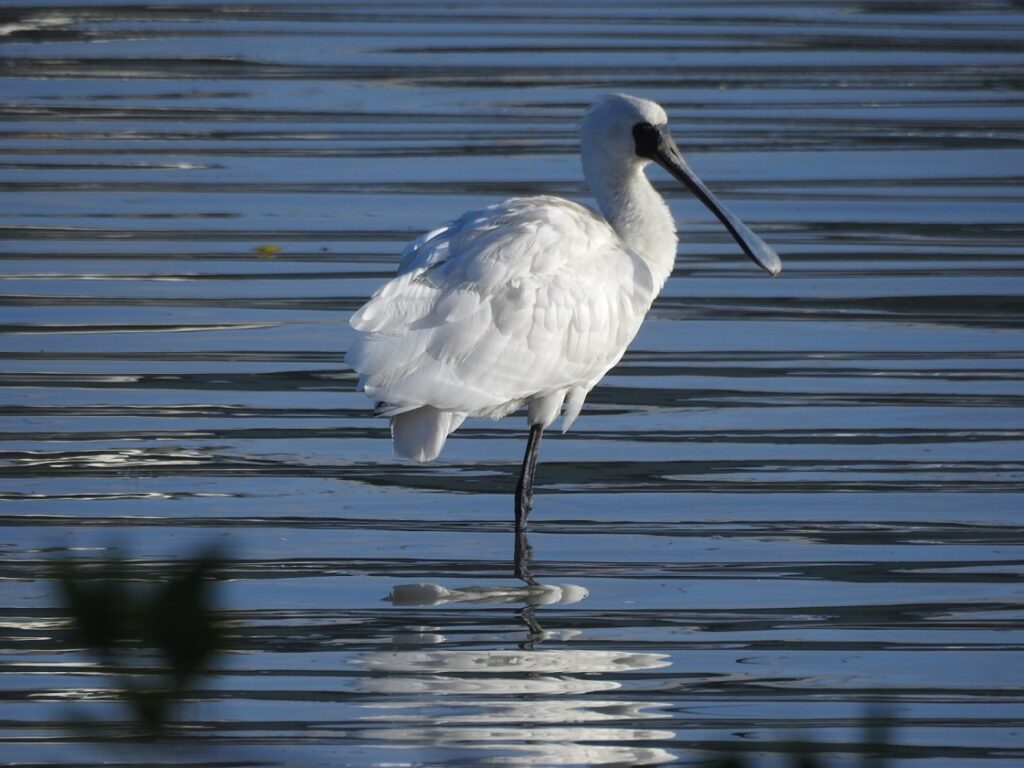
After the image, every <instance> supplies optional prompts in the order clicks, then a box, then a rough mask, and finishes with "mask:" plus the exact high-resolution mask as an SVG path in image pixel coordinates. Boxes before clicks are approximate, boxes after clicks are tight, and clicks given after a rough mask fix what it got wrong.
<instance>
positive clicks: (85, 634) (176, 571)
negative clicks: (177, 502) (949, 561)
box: [53, 550, 224, 738]
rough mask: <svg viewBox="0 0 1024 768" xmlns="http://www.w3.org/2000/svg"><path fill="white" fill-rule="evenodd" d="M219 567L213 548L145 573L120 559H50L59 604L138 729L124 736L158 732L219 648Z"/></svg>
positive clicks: (219, 562)
mask: <svg viewBox="0 0 1024 768" xmlns="http://www.w3.org/2000/svg"><path fill="white" fill-rule="evenodd" d="M223 566H224V559H223V557H222V556H221V555H220V554H219V553H218V552H217V551H216V550H208V551H205V552H203V553H201V554H199V555H198V556H196V557H194V558H192V559H189V560H185V561H182V562H177V563H173V564H170V565H168V566H166V567H165V568H163V569H161V570H159V571H155V570H149V571H147V572H145V573H140V571H139V568H138V566H137V565H136V566H134V567H133V566H132V564H131V562H130V561H129V560H128V559H127V558H123V557H108V558H103V559H94V560H84V559H80V558H75V559H72V558H63V559H61V560H58V561H57V562H55V563H54V566H53V568H54V578H55V579H56V581H57V583H58V584H59V586H60V597H61V602H62V607H63V608H64V609H65V611H66V612H67V614H68V616H69V618H70V619H71V620H72V622H73V625H74V629H75V631H76V633H77V635H78V637H79V639H80V640H81V642H82V644H83V645H84V646H86V647H87V648H88V650H90V651H91V652H93V653H94V654H96V655H97V656H98V657H99V659H100V661H101V663H102V664H103V666H104V667H105V671H107V672H109V674H110V675H111V676H112V678H113V679H114V680H115V682H116V686H117V689H118V693H119V694H120V696H121V698H122V699H123V700H124V701H125V703H126V704H127V705H128V707H129V708H130V710H131V712H132V716H133V718H134V721H135V723H136V725H137V726H138V729H139V730H138V732H137V733H134V734H131V735H138V736H142V737H144V738H155V737H157V736H160V735H163V733H164V732H165V728H166V725H167V723H168V720H169V713H170V710H171V709H172V707H173V705H174V704H175V703H176V702H178V701H180V700H181V699H182V698H183V697H184V696H185V694H186V693H187V692H188V691H189V690H190V689H191V688H192V687H193V684H194V682H195V680H196V678H197V677H198V676H199V675H200V674H201V673H202V672H203V671H204V670H205V669H206V668H207V666H208V664H209V661H210V659H211V657H212V656H213V655H214V654H215V652H216V651H217V650H219V648H220V645H221V636H222V633H221V627H220V623H219V621H218V619H217V616H216V613H215V611H214V610H213V608H212V605H211V604H212V595H211V593H212V591H213V583H214V582H213V579H214V578H215V576H216V574H217V572H218V571H220V570H221V569H222V568H223ZM92 725H94V726H95V725H99V724H98V723H92Z"/></svg>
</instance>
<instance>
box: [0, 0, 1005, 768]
mask: <svg viewBox="0 0 1024 768" xmlns="http://www.w3.org/2000/svg"><path fill="white" fill-rule="evenodd" d="M0 56H2V58H0V64H2V69H0V105H2V106H0V108H2V110H3V118H4V119H3V125H2V127H0V148H2V152H0V155H2V157H0V192H2V199H3V205H2V206H0V241H2V242H0V252H2V254H3V263H2V267H0V279H2V280H3V286H2V288H0V328H2V331H3V335H2V338H0V345H2V350H0V351H2V355H3V365H2V371H0V381H2V384H3V385H4V387H3V390H2V391H0V398H2V400H0V412H2V416H3V419H2V425H0V430H2V432H3V435H2V439H3V446H2V448H0V451H2V453H0V478H2V480H0V499H2V500H3V501H4V502H5V503H4V504H2V505H0V524H2V526H3V527H2V530H0V547H2V551H3V553H4V557H3V559H2V561H0V579H2V580H3V582H2V591H0V654H2V662H0V755H2V758H0V759H2V761H3V762H4V763H5V764H7V765H17V766H28V765H33V766H36V765H69V764H75V765H95V764H101V763H103V764H115V765H136V764H138V763H139V762H140V761H143V762H146V763H148V764H164V763H166V764H168V765H200V764H202V765H228V764H230V765H233V766H234V765H247V766H248V765H305V766H315V765H325V766H326V765H331V766H334V765H367V766H369V765H387V764H396V763H401V764H404V765H450V764H454V763H462V764H480V763H490V764H493V763H509V764H516V765H554V764H572V765H596V764H602V763H617V764H641V763H649V764H654V763H662V762H671V761H676V762H681V763H683V764H694V765H698V764H701V763H702V761H704V762H705V764H706V761H708V760H710V759H711V758H712V757H713V756H715V755H720V754H721V753H723V752H737V753H742V754H745V755H747V756H748V757H749V758H750V759H751V760H753V761H754V764H755V765H757V766H761V765H782V764H784V763H785V760H784V757H783V755H785V754H786V753H787V751H788V749H789V743H790V742H791V741H792V740H793V739H806V740H809V741H812V742H814V743H815V744H816V745H817V746H816V749H817V750H818V751H819V752H820V754H821V755H822V758H823V760H824V761H826V763H827V764H828V765H829V766H833V765H834V766H847V765H849V766H852V765H860V762H859V761H860V759H861V754H862V753H863V752H865V751H870V749H872V747H871V746H870V734H866V733H865V729H864V721H865V719H866V718H869V717H876V718H878V719H880V721H881V722H883V723H884V724H885V725H886V738H887V740H888V741H889V743H890V747H891V750H890V751H891V756H890V762H889V764H890V765H896V766H900V767H901V768H902V767H904V766H907V767H909V766H928V768H938V767H940V766H941V767H942V768H945V767H947V766H949V767H950V768H952V767H953V766H956V767H957V768H960V767H961V766H984V768H995V767H996V766H1011V765H1018V764H1020V762H1021V760H1022V759H1024V739H1022V734H1024V696H1022V693H1021V691H1022V684H1024V665H1021V663H1020V656H1019V654H1020V651H1021V649H1022V644H1024V513H1022V510H1024V505H1022V498H1024V497H1022V494H1021V492H1022V490H1024V408H1022V406H1024V384H1022V381H1024V336H1022V334H1021V330H1022V326H1024V298H1022V297H1024V266H1022V261H1021V257H1022V256H1024V174H1022V172H1021V169H1024V96H1022V87H1024V79H1022V78H1021V72H1022V71H1024V15H1022V13H1021V9H1020V5H1019V3H1010V2H980V3H959V2H941V3H889V2H834V3H804V2H790V3H783V4H775V3H773V4H770V5H769V4H766V3H748V2H742V1H741V0H735V1H729V2H714V3H711V2H708V3H701V2H694V3H687V4H682V5H680V4H675V3H653V2H652V3H642V4H639V5H631V6H628V7H627V6H623V5H621V4H612V3H606V4H594V3H585V4H584V3H573V4H562V5H552V4H545V3H517V4H514V5H511V6H508V7H504V6H496V5H493V4H488V3H472V2H467V3H448V4H444V5H435V4H429V3H401V4H390V5H389V6H388V7H387V8H386V9H385V8H381V9H379V10H377V9H375V8H374V7H372V6H367V5H365V4H357V3H330V4H321V5H307V4H289V3H248V4H245V5H219V4H208V3H178V4H174V5H145V4H136V5H118V4H94V5H92V6H88V7H86V6H80V5H69V6H67V7H61V6H60V5H59V4H56V3H54V4H50V5H47V6H46V7H42V6H38V5H32V4H25V3H18V2H15V3H14V4H13V5H11V4H9V5H8V6H6V9H5V10H3V11H0ZM609 91H626V92H631V93H636V94H638V95H643V96H647V97H650V98H654V99H656V100H658V101H660V102H661V103H662V104H663V105H664V106H665V107H666V109H667V110H668V112H669V114H670V116H671V119H672V124H673V133H674V135H675V137H676V139H677V140H678V142H679V144H680V146H681V148H682V149H683V151H684V153H685V154H686V155H687V157H688V159H689V162H690V164H691V165H692V166H693V167H694V169H695V170H696V171H697V172H698V173H699V174H700V175H701V176H702V177H703V178H704V180H705V181H706V182H707V183H708V184H709V186H711V187H712V188H713V189H714V190H715V191H716V192H717V193H718V194H719V195H720V196H721V197H722V198H723V199H724V200H726V201H728V203H729V205H730V207H731V208H732V209H733V210H734V211H735V212H736V213H737V214H738V215H740V216H741V217H742V218H743V219H744V220H745V221H746V222H747V223H748V224H749V225H750V226H751V227H752V228H753V229H755V230H756V231H757V232H758V233H759V234H761V235H762V236H763V237H764V238H765V239H766V240H768V241H769V242H770V243H771V244H772V245H773V246H774V247H775V248H776V249H777V250H778V251H779V252H780V254H782V256H783V258H784V261H785V265H786V269H785V271H784V273H783V274H782V276H780V277H779V278H778V279H775V280H772V279H769V278H767V277H766V276H764V275H763V273H760V272H759V271H758V270H756V269H755V268H754V267H753V266H752V265H751V264H750V263H749V261H747V260H746V259H745V258H744V257H743V256H742V255H741V254H739V253H738V252H737V249H736V247H735V244H734V243H733V242H732V240H731V239H730V238H729V237H728V235H727V234H725V233H724V232H723V231H722V229H721V227H720V225H719V224H718V223H717V222H716V221H715V220H714V219H713V218H712V217H711V216H710V214H708V213H707V212H706V211H705V210H704V209H703V208H702V207H701V206H700V205H699V203H697V202H696V201H695V200H693V199H692V198H690V197H689V196H688V195H687V193H686V192H685V190H683V189H682V188H679V187H677V186H676V185H675V184H674V182H672V180H671V179H669V178H668V177H667V176H665V175H664V174H661V173H660V172H659V171H657V170H653V171H652V172H651V176H652V178H654V179H655V180H656V182H657V184H658V185H659V187H660V188H661V189H662V190H663V191H664V192H665V193H666V195H667V196H668V199H669V202H670V205H671V207H672V209H673V212H674V213H675V215H676V219H677V222H678V224H679V228H680V231H681V246H680V252H679V257H678V261H677V267H676V271H675V273H674V274H673V276H672V277H671V279H670V280H669V282H668V285H667V286H666V289H665V291H664V293H663V295H662V296H661V297H660V298H659V300H658V301H657V303H656V304H655V306H654V309H653V311H652V313H651V316H650V317H649V318H648V321H647V322H646V324H645V325H644V327H643V329H642V331H641V333H640V335H639V336H638V337H637V339H636V341H635V342H634V343H633V345H632V347H631V349H630V351H629V353H627V355H626V357H625V359H624V360H623V362H622V363H621V364H620V365H619V366H618V367H617V368H616V369H615V370H613V371H612V372H611V373H610V374H609V375H608V376H607V377H606V379H605V380H604V382H603V383H602V384H601V385H600V386H599V387H598V388H597V389H596V390H595V391H594V392H593V393H592V395H591V397H590V399H589V401H588V404H587V406H586V407H585V408H584V412H583V416H582V417H581V418H580V420H579V421H578V422H577V424H576V426H575V427H574V428H573V430H572V431H571V432H570V433H568V434H567V435H565V436H560V435H555V434H552V435H551V436H550V437H549V438H546V439H545V442H544V447H543V450H542V454H541V464H540V469H539V472H538V478H537V481H538V487H537V492H538V498H537V506H536V509H535V511H534V513H533V515H532V517H531V521H530V525H531V538H530V543H531V544H532V546H533V548H534V571H535V574H536V575H537V576H538V577H539V578H540V580H541V581H543V582H545V583H548V584H569V585H575V586H578V587H581V588H583V589H584V590H586V596H585V597H582V599H579V598H580V596H581V595H582V594H583V592H578V593H577V592H573V594H575V595H576V597H575V598H573V600H569V599H564V600H562V601H558V600H555V601H554V602H551V603H548V604H544V605H538V606H534V607H532V608H526V610H525V611H524V607H526V603H527V601H526V600H524V598H523V596H522V595H521V594H516V593H511V594H510V593H508V592H507V591H506V592H502V591H501V590H502V589H505V588H511V587H513V586H514V580H513V579H512V578H511V555H512V532H511V521H512V498H511V491H512V488H513V486H514V483H515V476H516V473H517V471H518V464H519V461H520V459H521V456H522V451H523V449H524V445H525V429H524V426H525V422H524V420H523V419H522V418H521V417H515V418H509V419H506V420H504V421H502V422H487V421H470V422H468V423H467V424H466V426H465V427H463V428H462V429H461V430H460V431H459V432H458V433H457V435H456V436H455V437H453V439H451V440H450V441H449V443H448V445H447V446H446V448H445V452H444V454H443V455H442V457H441V459H440V460H439V461H438V462H437V463H434V464H430V465H424V466H418V465H408V464H404V463H401V462H399V461H397V460H395V459H394V458H393V456H392V453H391V448H390V441H389V436H388V430H387V424H386V422H385V421H383V420H381V419H376V418H373V416H372V414H371V410H370V403H369V401H367V400H366V399H365V398H364V396H363V395H361V394H359V393H357V392H355V391H354V384H355V381H354V376H353V375H352V373H351V372H350V371H349V370H348V369H347V368H346V367H345V366H344V364H343V363H342V359H343V355H344V351H345V349H346V348H347V346H348V344H349V343H350V341H351V339H352V331H351V330H350V329H349V327H348V318H349V316H350V314H351V312H352V311H353V310H354V309H355V308H357V307H358V306H359V305H360V304H361V303H362V301H364V300H365V298H366V297H367V296H368V295H369V293H370V292H371V291H372V290H373V289H374V288H375V287H376V286H378V285H379V284H380V283H382V282H383V281H384V280H386V279H387V278H388V276H389V275H391V274H392V273H393V271H394V269H395V267H396V265H397V261H398V255H399V253H400V252H401V249H402V247H403V245H404V244H405V243H406V242H408V241H409V240H410V239H411V238H413V237H415V236H416V235H418V234H419V233H421V232H422V231H424V230H426V229H429V228H432V227H433V226H436V225H437V224H438V223H441V222H444V221H447V220H449V219H451V218H453V217H454V216H456V215H458V214H459V213H461V212H462V211H464V210H466V209H469V208H473V207H479V206H481V205H485V204H488V203H492V202H496V201H498V200H501V199H503V198H505V197H508V196H512V195H522V194H537V193H543V194H558V195H564V196H568V197H572V198H576V199H580V200H584V201H586V200H587V198H588V196H589V195H588V192H587V190H586V188H585V186H584V184H583V182H582V176H581V171H580V168H579V161H578V156H577V144H576V128H577V125H578V123H579V120H580V116H581V114H582V111H583V109H584V108H585V107H586V105H588V104H590V103H591V102H593V101H594V100H595V99H597V98H598V97H599V96H600V95H602V94H604V93H606V92H609ZM266 245H276V246H280V250H279V251H277V252H275V253H267V252H260V251H259V250H258V249H259V248H260V247H261V246H266ZM211 542H213V543H217V544H219V545H221V546H222V547H223V548H224V551H226V552H227V553H228V557H229V564H228V568H227V572H226V574H225V578H224V579H223V580H222V581H220V582H218V584H217V587H218V590H217V599H218V604H219V605H220V607H221V609H222V611H223V615H224V617H225V618H227V619H228V620H229V622H230V625H229V626H230V631H229V633H228V638H227V641H226V644H227V649H226V651H225V652H224V653H223V654H222V655H221V656H219V657H218V658H217V660H216V662H215V665H214V666H215V668H214V670H213V671H212V673H211V674H210V675H208V676H206V677H205V678H204V679H203V681H202V684H201V686H200V688H199V690H198V691H197V692H196V694H195V695H194V697H192V699H191V700H190V701H188V702H186V703H185V705H183V706H182V707H181V708H180V710H179V711H178V713H177V714H176V716H175V720H174V722H173V723H172V725H171V729H170V730H171V734H172V735H175V734H176V735H178V736H181V737H182V738H177V739H175V738H170V739H167V740H166V741H164V742H161V743H160V744H157V745H153V746H146V747H144V748H140V747H139V746H138V745H134V744H132V743H130V742H123V741H116V740H95V739H92V738H91V737H89V736H88V735H87V734H83V733H82V732H81V730H80V729H79V728H76V725H75V724H76V722H77V720H78V719H80V718H82V717H90V718H93V719H95V720H98V721H101V722H105V723H108V724H111V725H112V727H113V728H114V730H115V732H117V729H118V728H121V729H122V732H124V733H127V732H129V715H128V712H127V710H126V708H125V707H124V705H123V704H122V703H120V702H119V700H118V696H117V693H116V690H115V683H114V681H113V675H111V674H110V670H109V669H107V668H106V667H105V666H104V665H103V664H102V663H101V662H100V661H98V660H97V658H96V657H95V656H93V655H90V654H89V653H88V652H87V651H85V650H84V649H82V648H81V645H80V643H79V642H78V641H77V640H76V638H75V636H74V635H73V634H72V632H71V630H70V627H69V624H68V621H67V619H66V618H65V615H64V613H63V612H62V611H61V610H60V609H59V607H58V605H57V602H58V601H57V597H56V590H55V588H54V585H53V582H52V581H51V580H50V578H49V576H50V570H49V567H48V566H49V564H50V562H51V561H52V559H53V558H54V557H55V556H58V555H60V554H61V553H70V554H73V555H74V556H77V557H83V558H86V557H90V556H96V557H101V556H104V555H106V554H110V553H112V552H120V553H122V554H127V555H129V556H130V557H131V558H132V559H133V560H132V562H133V567H135V568H136V569H137V572H138V573H139V574H140V575H147V574H152V573H157V572H159V571H160V569H161V568H163V567H164V566H166V565H167V564H168V563H173V562H176V561H178V560H180V559H182V558H186V557H188V556H190V555H191V554H193V553H194V552H195V551H197V550H198V549H199V548H201V547H203V546H205V545H207V544H209V543H211ZM420 582H426V583H430V584H436V585H441V586H443V587H445V588H446V589H448V590H460V589H461V590H463V591H461V592H459V591H456V592H454V594H453V595H451V596H450V597H451V599H449V600H447V601H443V602H440V603H436V604H422V603H423V602H424V601H422V600H421V601H420V602H421V604H419V605H408V604H393V603H391V602H387V601H385V600H384V598H386V597H387V596H388V595H389V594H391V593H392V592H393V590H394V589H395V588H396V586H400V585H406V584H415V583H420ZM467 587H468V588H470V589H469V591H465V588H467ZM399 591H401V590H399ZM438 594H440V593H438ZM549 597H550V595H549ZM545 599H548V598H545ZM535 602H536V600H535Z"/></svg>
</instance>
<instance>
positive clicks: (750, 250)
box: [633, 123, 782, 277]
mask: <svg viewBox="0 0 1024 768" xmlns="http://www.w3.org/2000/svg"><path fill="white" fill-rule="evenodd" d="M633 141H634V142H635V144H636V154H637V157H643V158H646V159H647V160H653V161H654V162H656V163H657V164H658V165H660V166H661V167H662V168H664V169H665V170H666V171H668V172H669V173H671V174H672V175H673V176H675V177H676V178H677V179H679V181H681V182H682V183H683V184H685V185H686V187H687V188H688V189H689V190H690V191H691V192H692V193H693V194H694V196H695V197H696V198H697V199H698V200H700V201H701V202H702V203H704V205H706V206H707V207H708V209H709V210H710V211H711V212H712V213H713V214H715V216H716V217H717V218H718V220H719V221H720V222H722V224H724V225H725V228H726V229H727V230H729V234H731V235H732V236H733V238H734V239H735V240H736V242H737V243H738V244H739V246H740V248H742V249H743V252H744V253H745V254H747V256H749V257H750V258H751V259H752V260H753V261H754V263H755V264H757V265H758V266H759V267H761V268H762V269H764V270H765V271H766V272H768V273H769V274H770V275H772V277H774V276H775V275H777V274H779V272H781V271H782V259H780V258H779V255H778V254H777V253H775V251H773V250H772V248H771V246H769V245H768V243H766V242H765V241H764V240H762V239H761V238H760V237H758V236H757V235H755V234H754V233H753V232H752V231H751V230H750V228H749V227H748V226H747V225H746V224H744V223H743V222H742V221H740V220H739V219H738V218H736V217H735V216H734V215H733V214H732V213H731V212H730V211H729V209H728V208H726V207H725V206H724V205H722V203H720V202H719V201H718V198H717V197H715V196H714V194H712V192H711V190H710V189H708V188H707V187H706V186H704V182H703V181H701V180H700V179H699V178H697V174H695V173H694V172H693V171H692V170H690V166H688V165H687V164H686V161H685V160H683V156H682V154H680V152H679V147H677V146H676V143H675V141H673V140H672V136H671V135H670V134H669V132H668V126H666V125H651V124H650V123H637V124H636V125H634V126H633Z"/></svg>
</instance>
